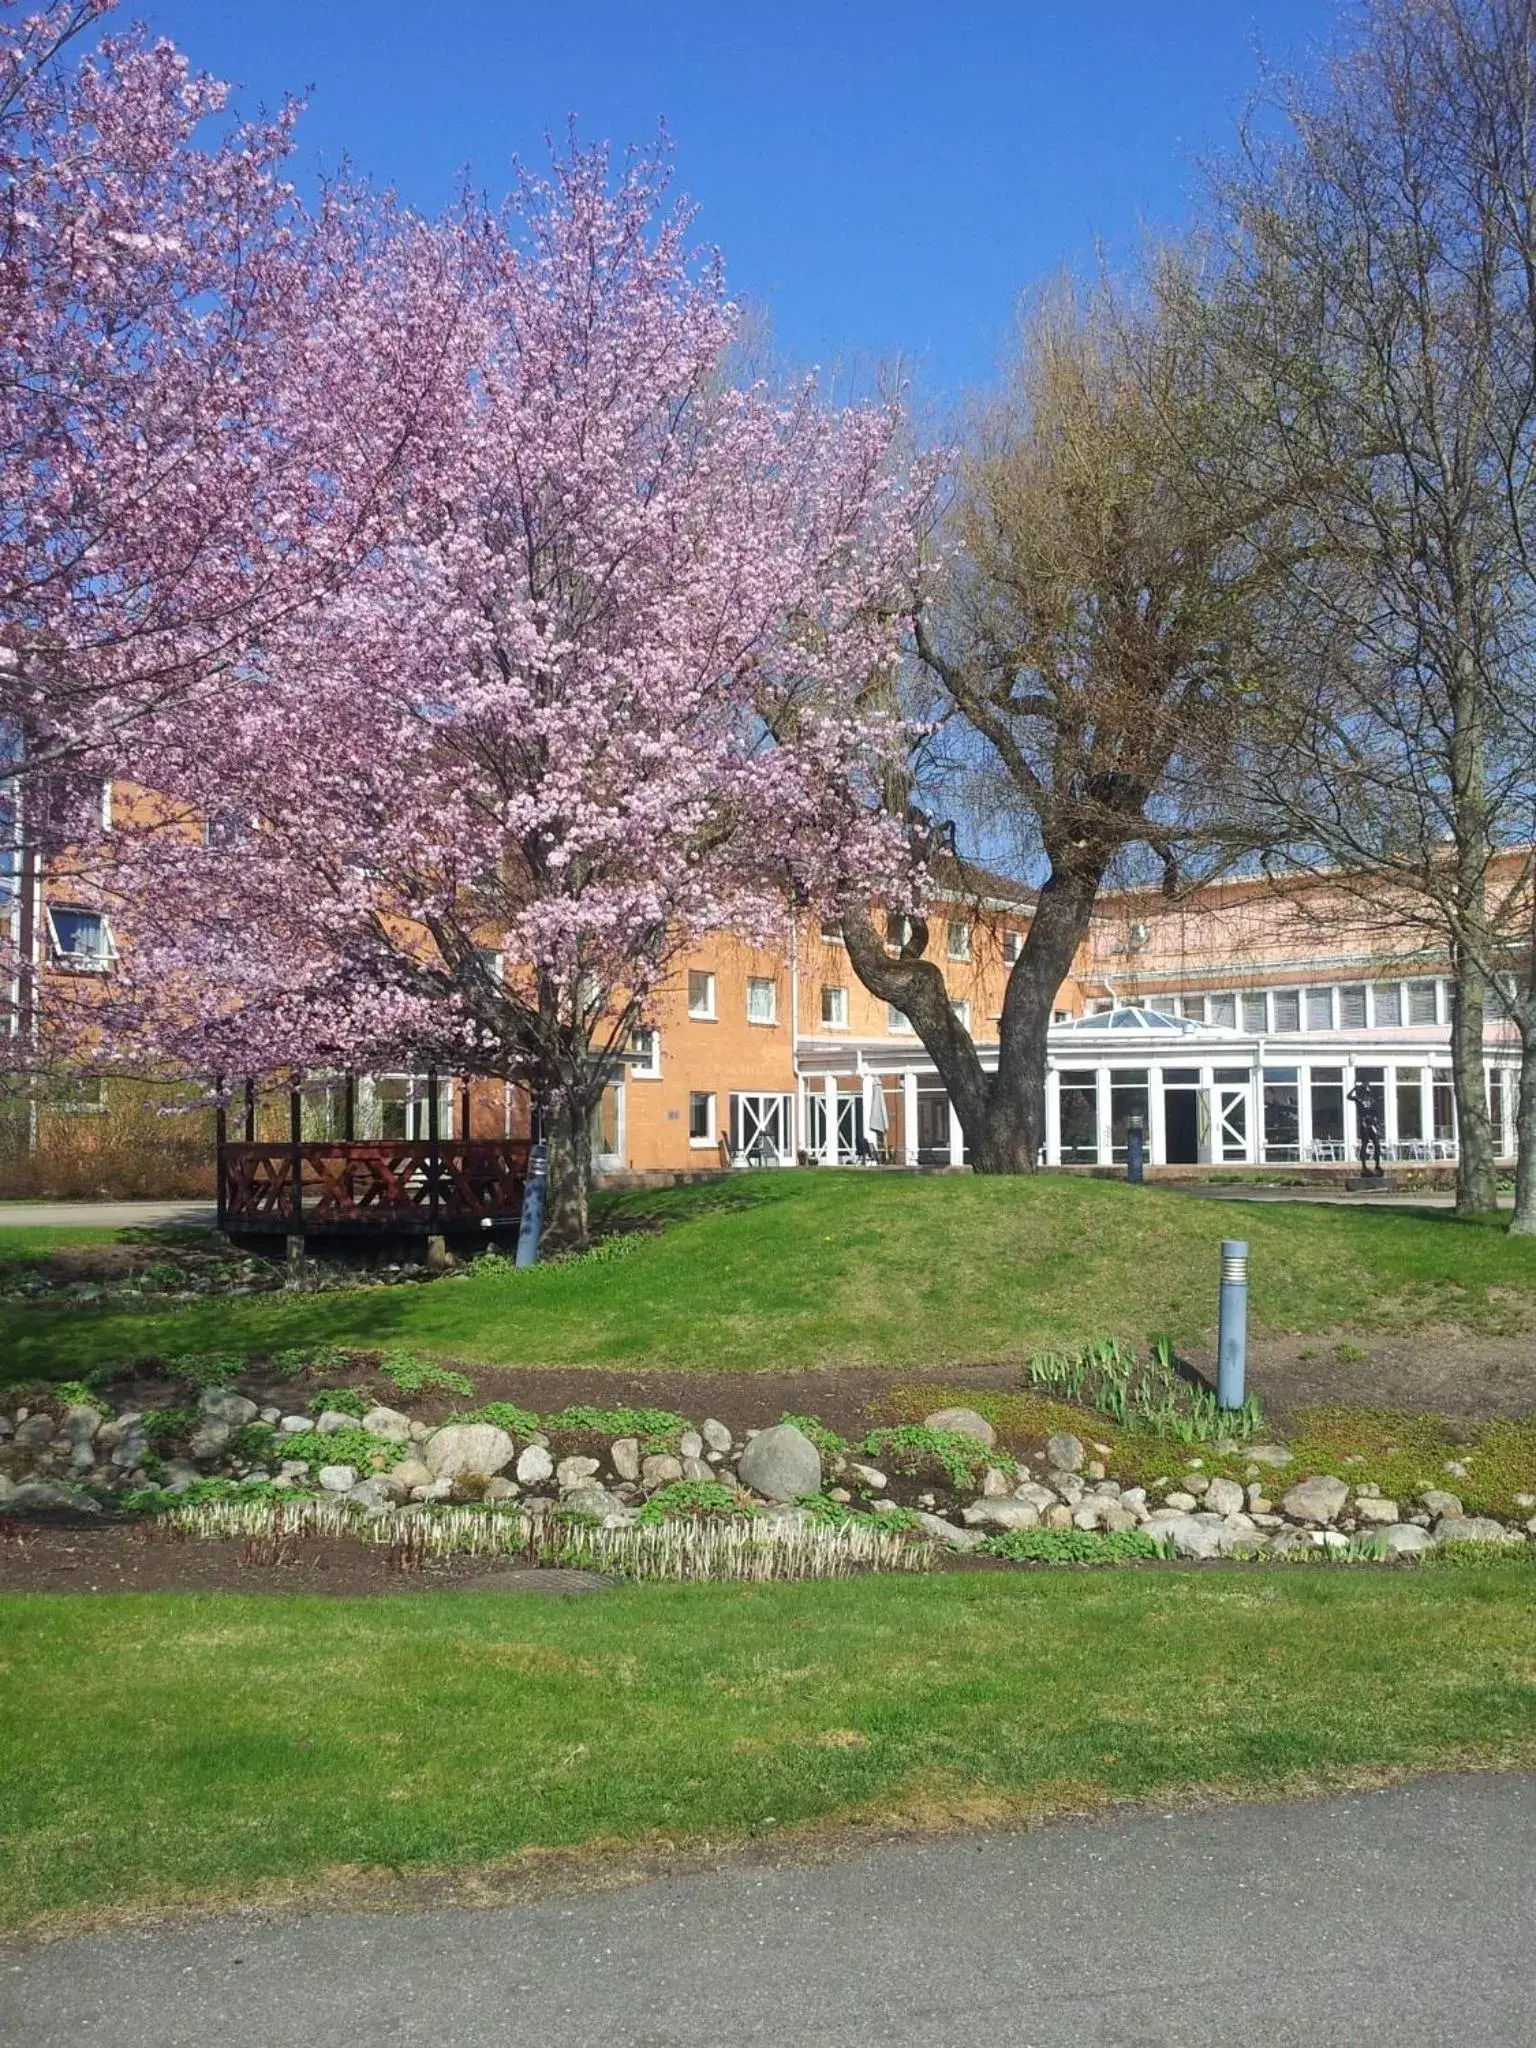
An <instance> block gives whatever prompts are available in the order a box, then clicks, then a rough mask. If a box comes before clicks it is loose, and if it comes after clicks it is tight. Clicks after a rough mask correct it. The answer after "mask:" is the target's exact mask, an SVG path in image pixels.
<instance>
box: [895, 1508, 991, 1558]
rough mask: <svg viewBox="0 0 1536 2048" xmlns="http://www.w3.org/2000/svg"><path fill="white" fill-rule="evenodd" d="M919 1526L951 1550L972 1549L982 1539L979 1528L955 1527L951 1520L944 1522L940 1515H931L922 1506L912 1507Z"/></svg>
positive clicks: (926, 1533)
mask: <svg viewBox="0 0 1536 2048" xmlns="http://www.w3.org/2000/svg"><path fill="white" fill-rule="evenodd" d="M912 1512H913V1514H914V1515H915V1516H916V1518H917V1522H918V1525H919V1527H920V1528H921V1529H922V1531H923V1533H924V1534H925V1535H927V1536H932V1537H934V1538H935V1539H936V1540H937V1541H938V1542H940V1543H947V1544H948V1545H949V1547H950V1549H951V1550H974V1549H975V1548H976V1546H977V1544H978V1543H979V1542H980V1541H981V1540H982V1539H981V1531H980V1530H979V1529H957V1528H956V1527H955V1525H954V1523H953V1522H946V1521H945V1520H944V1518H943V1516H942V1515H932V1514H929V1513H927V1512H926V1511H925V1510H924V1509H922V1508H914V1509H913V1510H912Z"/></svg>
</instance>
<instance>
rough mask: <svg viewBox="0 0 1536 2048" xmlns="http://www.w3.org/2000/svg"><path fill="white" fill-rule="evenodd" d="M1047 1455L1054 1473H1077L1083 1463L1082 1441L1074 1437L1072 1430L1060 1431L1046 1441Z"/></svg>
mask: <svg viewBox="0 0 1536 2048" xmlns="http://www.w3.org/2000/svg"><path fill="white" fill-rule="evenodd" d="M1045 1455H1046V1458H1047V1460H1048V1461H1049V1463H1050V1466H1051V1469H1052V1470H1053V1471H1055V1472H1075V1471H1076V1470H1077V1469H1078V1467H1079V1466H1080V1465H1081V1464H1082V1462H1083V1445H1082V1439H1081V1438H1080V1437H1075V1436H1073V1434H1072V1433H1071V1431H1070V1430H1066V1429H1059V1430H1057V1432H1056V1433H1055V1435H1054V1436H1051V1437H1048V1438H1047V1439H1046V1445H1045Z"/></svg>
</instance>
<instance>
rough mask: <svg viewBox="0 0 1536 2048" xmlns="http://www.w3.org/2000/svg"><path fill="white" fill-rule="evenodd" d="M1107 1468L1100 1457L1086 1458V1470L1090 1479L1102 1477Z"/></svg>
mask: <svg viewBox="0 0 1536 2048" xmlns="http://www.w3.org/2000/svg"><path fill="white" fill-rule="evenodd" d="M1108 1469H1109V1468H1108V1466H1107V1465H1106V1464H1105V1463H1104V1460H1103V1459H1102V1458H1090V1459H1089V1460H1088V1466H1087V1472H1088V1477H1089V1478H1090V1479H1102V1478H1103V1477H1104V1475H1105V1473H1106V1472H1107V1471H1108Z"/></svg>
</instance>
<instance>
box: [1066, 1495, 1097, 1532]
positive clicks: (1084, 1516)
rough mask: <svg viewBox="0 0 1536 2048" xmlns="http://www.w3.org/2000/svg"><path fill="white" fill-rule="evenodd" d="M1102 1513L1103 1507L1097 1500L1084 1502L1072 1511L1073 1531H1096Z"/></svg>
mask: <svg viewBox="0 0 1536 2048" xmlns="http://www.w3.org/2000/svg"><path fill="white" fill-rule="evenodd" d="M1103 1513H1104V1510H1103V1507H1102V1506H1101V1504H1100V1503H1099V1502H1098V1501H1097V1500H1089V1501H1085V1502H1084V1503H1083V1505H1082V1506H1081V1507H1080V1508H1077V1509H1075V1510H1074V1512H1073V1516H1072V1526H1073V1528H1074V1529H1097V1528H1098V1526H1099V1522H1100V1520H1101V1519H1102V1517H1103Z"/></svg>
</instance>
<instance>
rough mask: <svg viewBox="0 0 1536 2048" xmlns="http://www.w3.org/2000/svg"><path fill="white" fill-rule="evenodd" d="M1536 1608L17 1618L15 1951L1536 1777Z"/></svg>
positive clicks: (1515, 1585)
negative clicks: (171, 1911) (1031, 1828)
mask: <svg viewBox="0 0 1536 2048" xmlns="http://www.w3.org/2000/svg"><path fill="white" fill-rule="evenodd" d="M1533 1660H1536V1604H1533V1602H1532V1600H1531V1575H1530V1573H1529V1572H1528V1571H1522V1570H1512V1569H1508V1568H1506V1569H1503V1570H1497V1569H1479V1568H1475V1567H1472V1568H1454V1569H1451V1568H1448V1569H1445V1570H1440V1571H1411V1570H1409V1571H1396V1572H1390V1573H1383V1572H1378V1573H1375V1574H1365V1573H1358V1572H1348V1571H1344V1570H1339V1569H1327V1568H1323V1569H1316V1570H1306V1569H1293V1570H1285V1569H1277V1570H1274V1571H1266V1572H1249V1573H1238V1572H1226V1573H1200V1572H1187V1571H1185V1572H1170V1571H1143V1572H1105V1573H1100V1574H1087V1573H1070V1572H1057V1573H1035V1574H1027V1573H1017V1574H1008V1575H1004V1574H989V1575H981V1574H975V1575H963V1576H959V1577H956V1576H942V1577H937V1578H933V1579H919V1580H908V1579H896V1578H884V1579H880V1578H876V1579H869V1578H866V1579H860V1580H850V1581H841V1582H832V1583H823V1584H817V1585H800V1586H779V1587H744V1586H732V1585H712V1586H639V1587H631V1588H627V1589H621V1590H618V1591H615V1592H612V1593H608V1594H604V1595H602V1596H599V1597H596V1598H582V1599H577V1600H565V1601H554V1600H543V1599H531V1598H526V1597H525V1598H508V1597H505V1596H499V1595H495V1594H447V1593H437V1594H421V1595H404V1596H390V1597H383V1598H379V1599H375V1600H371V1601H364V1600H356V1601H352V1600H347V1601H342V1600H326V1599H321V1598H296V1597H290V1596H282V1595H272V1596H264V1597H263V1596H249V1597H240V1596H234V1595H224V1596H181V1595H177V1596H166V1595H153V1596H151V1595H128V1596H117V1597H103V1598H98V1599H93V1598H90V1597H89V1596H72V1597H62V1596H61V1597H48V1596H41V1595H32V1596H27V1595H19V1596H12V1597H10V1598H7V1599H4V1600H0V1670H3V1672H4V1685H3V1686H0V1755H3V1756H4V1757H5V1760H6V1762H5V1770H4V1772H3V1774H0V1925H5V1926H8V1927H12V1928H16V1927H21V1926H24V1925H26V1924H28V1923H35V1922H42V1921H45V1920H46V1919H47V1918H48V1916H50V1915H60V1914H66V1913H68V1912H69V1911H70V1910H71V1909H81V1908H90V1907H110V1906H121V1905H127V1904H130V1903H156V1902H162V1903H163V1902H168V1901H171V1900H173V1899H176V1898H181V1897H188V1896H196V1895H198V1894H209V1893H218V1894H223V1895H226V1896H234V1895H239V1894H240V1893H241V1892H242V1891H245V1892H249V1891H251V1890H253V1889H256V1888H259V1887H261V1886H262V1885H263V1884H271V1883H275V1882H278V1881H282V1880H296V1881H303V1880H310V1879H316V1878H318V1877H319V1876H320V1874H321V1873H323V1872H324V1871H326V1870H327V1869H328V1868H334V1867H336V1866H340V1865H364V1866H382V1867H387V1868H390V1869H395V1870H411V1869H421V1868H430V1867H434V1866H449V1865H463V1864H475V1863H484V1862H491V1861H495V1860H496V1859H500V1858H506V1857H509V1856H512V1855H514V1854H515V1853H516V1852H518V1851H519V1850H523V1849H528V1848H530V1847H537V1846H551V1847H571V1846H575V1845H581V1844H592V1843H599V1842H601V1843H603V1844H605V1845H609V1846H611V1845H614V1844H626V1843H628V1844H638V1843H643V1842H644V1841H645V1840H646V1839H647V1838H648V1837H655V1836H657V1835H665V1836H666V1837H669V1838H671V1839H672V1840H681V1841H686V1840H687V1839H689V1838H708V1839H710V1840H712V1841H715V1842H719V1841H720V1840H722V1839H724V1838H729V1837H737V1836H744V1835H750V1834H752V1833H754V1832H761V1831H768V1830H774V1831H781V1830H784V1829H788V1828H794V1827H796V1826H803V1825H809V1824H814V1823H817V1822H822V1821H829V1820H833V1819H839V1818H847V1817H851V1816H854V1815H858V1816H862V1817H865V1818H869V1819H877V1820H879V1819H884V1820H892V1821H895V1822H896V1823H897V1824H900V1823H902V1822H906V1823H908V1824H919V1825H931V1824H942V1823H943V1822H944V1821H945V1820H946V1819H948V1820H957V1819H958V1820H971V1821H977V1822H981V1821H987V1820H1003V1819H1006V1818H1008V1817H1009V1816H1010V1815H1013V1814H1019V1813H1023V1812H1027V1811H1030V1810H1036V1811H1039V1810H1047V1811H1048V1810H1051V1809H1052V1808H1055V1809H1061V1808H1073V1809H1078V1808H1083V1807H1087V1808H1090V1809H1091V1808H1093V1807H1094V1806H1095V1805H1098V1804H1102V1803H1103V1802H1104V1801H1105V1800H1113V1799H1126V1798H1137V1797H1148V1796H1158V1795H1167V1796H1172V1795H1173V1794H1174V1792H1175V1791H1176V1790H1177V1789H1178V1788H1182V1787H1189V1786H1195V1785H1201V1786H1208V1787H1217V1788H1222V1789H1224V1790H1225V1791H1227V1792H1229V1793H1232V1794H1236V1795H1242V1794H1244V1793H1264V1792H1270V1793H1273V1792H1278V1791H1281V1790H1284V1789H1300V1788H1302V1787H1304V1786H1306V1785H1309V1784H1327V1783H1340V1782H1348V1781H1349V1779H1350V1778H1351V1777H1352V1776H1354V1777H1356V1778H1358V1777H1359V1776H1360V1775H1362V1774H1369V1773H1370V1772H1371V1771H1373V1770H1380V1769H1385V1770H1389V1771H1412V1770H1417V1769H1427V1768H1433V1767H1435V1766H1437V1765H1441V1764H1450V1763H1453V1762H1457V1761H1460V1762H1481V1763H1498V1764H1505V1765H1513V1764H1516V1763H1530V1762H1531V1761H1533V1760H1536V1683H1533V1678H1536V1661H1533Z"/></svg>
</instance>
